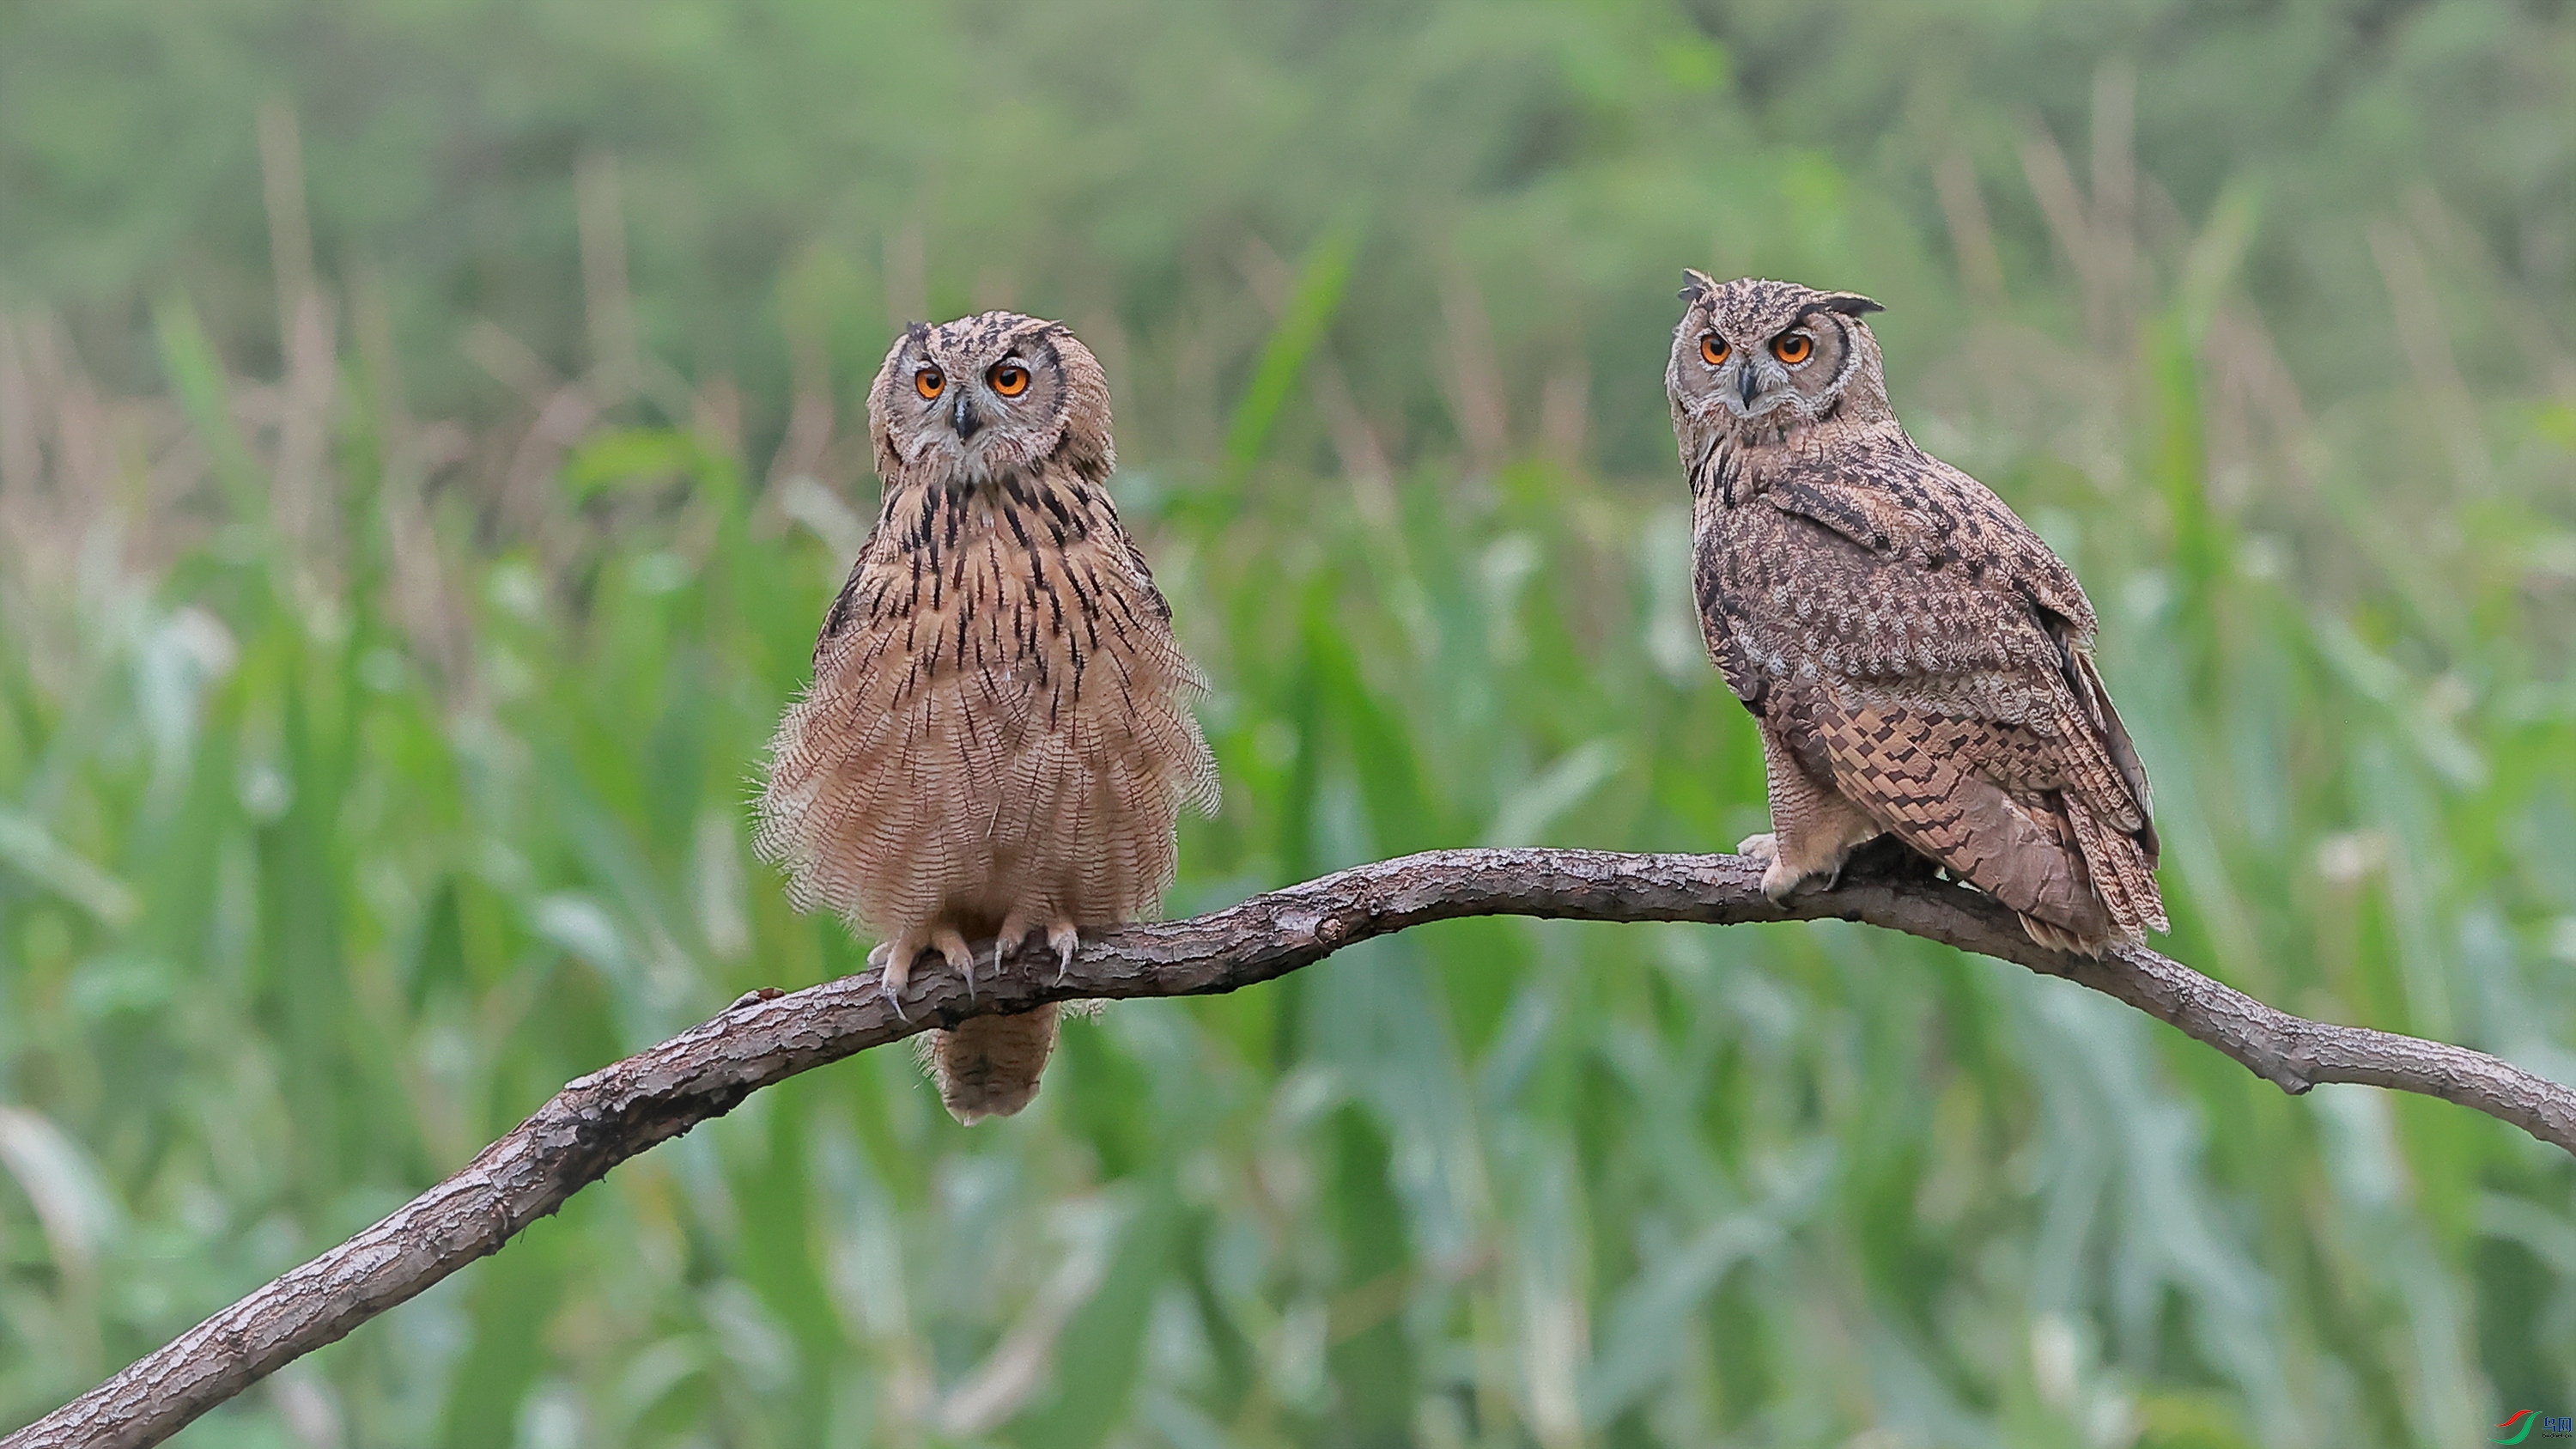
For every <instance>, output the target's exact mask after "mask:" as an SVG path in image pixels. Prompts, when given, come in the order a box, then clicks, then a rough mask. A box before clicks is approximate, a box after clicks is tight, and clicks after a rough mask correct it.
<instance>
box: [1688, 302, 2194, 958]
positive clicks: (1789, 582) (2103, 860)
mask: <svg viewBox="0 0 2576 1449" xmlns="http://www.w3.org/2000/svg"><path fill="white" fill-rule="evenodd" d="M1687 276H1688V278H1689V283H1690V285H1689V286H1688V287H1687V288H1685V289H1684V291H1683V292H1682V298H1683V300H1684V301H1685V302H1686V303H1687V304H1688V306H1687V307H1686V308H1685V310H1684V312H1683V314H1682V320H1681V323H1680V325H1679V326H1678V327H1677V328H1676V329H1675V330H1674V333H1673V350H1672V360H1671V363H1670V364H1669V366H1668V367H1667V369H1666V371H1665V378H1664V380H1665V390H1666V392H1667V394H1668V395H1669V396H1670V399H1671V402H1672V409H1673V432H1674V436H1675V438H1676V440H1677V441H1678V442H1679V443H1680V445H1681V455H1682V464H1683V466H1684V467H1685V468H1687V469H1688V470H1689V472H1690V480H1691V495H1692V501H1693V509H1692V521H1693V538H1694V544H1695V552H1696V556H1697V567H1696V580H1695V582H1696V588H1697V593H1698V596H1699V608H1700V625H1701V632H1702V634H1703V635H1704V637H1705V638H1706V639H1707V642H1708V647H1709V653H1710V655H1711V656H1712V657H1713V658H1714V659H1715V660H1716V661H1717V666H1718V669H1719V670H1720V672H1722V673H1723V674H1724V675H1725V676H1726V682H1727V684H1728V686H1729V687H1730V688H1732V689H1733V690H1734V691H1735V694H1736V696H1737V697H1738V698H1740V699H1742V700H1743V701H1744V703H1745V706H1746V708H1748V709H1750V710H1751V711H1752V712H1753V716H1754V718H1755V719H1756V720H1757V721H1758V722H1759V728H1760V732H1761V736H1762V753H1763V764H1764V766H1765V768H1766V771H1767V773H1768V775H1769V779H1770V787H1771V825H1772V829H1771V833H1770V834H1767V835H1758V836H1755V837H1753V838H1752V839H1751V840H1748V841H1746V842H1744V845H1743V846H1742V847H1741V848H1742V849H1743V850H1745V851H1746V852H1747V853H1749V854H1758V855H1764V856H1767V857H1768V858H1769V861H1770V864H1769V866H1768V867H1767V869H1766V870H1765V871H1764V874H1763V879H1762V884H1763V889H1764V890H1766V891H1768V892H1769V893H1770V894H1771V895H1772V896H1773V897H1774V898H1775V899H1777V898H1781V897H1785V896H1786V895H1787V894H1788V893H1789V892H1790V891H1792V890H1795V889H1796V888H1797V886H1798V884H1799V883H1800V882H1801V881H1804V880H1806V879H1808V878H1809V877H1811V876H1818V875H1830V874H1832V873H1834V872H1837V871H1839V870H1840V869H1841V866H1842V862H1843V860H1844V858H1845V856H1847V855H1848V854H1849V853H1850V852H1851V850H1852V849H1853V848H1854V847H1856V846H1858V845H1860V844H1862V843H1863V842H1865V841H1868V840H1870V839H1872V838H1874V837H1876V836H1878V835H1879V834H1881V833H1883V832H1884V833H1892V834H1894V835H1895V836H1896V837H1897V838H1898V839H1900V840H1902V841H1903V842H1905V844H1907V845H1909V846H1912V847H1913V848H1914V849H1915V850H1918V851H1920V852H1922V853H1923V854H1924V855H1927V856H1929V857H1931V858H1932V859H1933V860H1935V861H1938V862H1939V863H1940V864H1941V865H1942V866H1943V867H1945V868H1947V869H1948V870H1949V872H1950V873H1951V875H1953V876H1955V877H1957V878H1959V879H1961V880H1965V881H1967V882H1969V883H1970V884H1972V885H1975V886H1978V887H1980V888H1981V889H1984V890H1986V891H1988V892H1990V893H1992V894H1993V895H1995V896H1996V897H1998V898H1999V899H2001V900H2002V901H2003V902H2004V903H2005V904H2006V905H2009V906H2011V907H2012V908H2013V909H2014V910H2015V911H2017V912H2019V913H2020V914H2021V918H2022V924H2023V925H2024V926H2025V927H2026V928H2027V929H2028V930H2029V932H2030V934H2031V936H2032V938H2033V939H2035V940H2038V941H2039V942H2041V943H2042V944H2045V945H2051V946H2057V947H2061V948H2064V949H2068V950H2078V951H2087V952H2098V951H2100V950H2102V949H2103V948H2104V947H2105V946H2108V945H2110V944H2112V943H2114V942H2120V941H2133V940H2137V939H2139V938H2140V937H2141V936H2142V935H2143V934H2144V933H2145V932H2147V931H2151V930H2153V931H2161V930H2164V929H2165V915H2164V904H2163V901H2162V899H2161V898H2160V897H2159V895H2158V894H2157V891H2156V880H2155V864H2156V853H2157V843H2156V833H2155V826H2154V824H2153V822H2152V820H2151V818H2150V805H2149V796H2148V791H2147V773H2146V769H2145V767H2144V766H2142V765H2141V764H2140V763H2139V762H2138V755H2137V751H2136V750H2135V749H2133V748H2132V747H2131V746H2130V743H2129V736H2128V732H2127V730H2126V729H2125V728H2124V727H2123V726H2122V725H2121V723H2120V717H2119V715H2117V714H2116V713H2114V712H2113V711H2112V708H2111V697H2110V695H2109V693H2108V692H2107V691H2105V690H2104V689H2103V687H2102V679H2101V676H2100V675H2099V674H2098V673H2097V672H2095V669H2094V666H2093V656H2092V645H2093V631H2094V617H2093V606H2092V605H2091V604H2090V603H2089V602H2087V601H2086V599H2085V597H2084V591H2083V589H2082V588H2081V587H2079V586H2078V585H2077V584H2076V582H2075V575H2074V574H2073V573H2072V572H2070V571H2069V570H2068V569H2067V567H2066V565H2065V564H2064V563H2062V562H2060V561H2059V560H2058V558H2057V556H2056V555H2055V554H2053V553H2051V552H2049V549H2048V546H2047V545H2046V544H2044V543H2042V542H2041V541H2040V540H2039V537H2038V535H2036V534H2034V533H2032V532H2031V531H2030V529H2029V528H2028V526H2026V525H2025V524H2023V523H2022V521H2021V520H2020V519H2019V518H2017V517H2015V516H2014V515H2013V512H2012V510H2011V509H2009V508H2007V507H2005V506H2004V503H2003V500H2001V499H1999V498H1997V497H1996V496H1995V495H1994V494H1993V493H1992V492H1990V491H1988V490H1987V488H1986V487H1985V485H1984V484H1981V483H1979V482H1978V481H1977V480H1975V479H1974V478H1971V477H1969V476H1968V475H1967V474H1965V473H1962V472H1960V471H1959V470H1958V469H1956V468H1953V467H1951V466H1950V465H1948V464H1946V463H1943V462H1941V461H1940V460H1939V459H1937V458H1933V457H1931V456H1929V455H1927V454H1926V453H1924V452H1923V450H1922V449H1920V448H1918V447H1916V446H1915V444H1914V440H1913V439H1912V438H1909V437H1907V436H1906V434H1905V430H1904V429H1903V428H1902V427H1900V426H1899V425H1898V424H1897V421H1896V414H1895V412H1894V410H1893V409H1892V408H1891V407H1890V406H1889V404H1888V400H1887V390H1886V384H1885V382H1884V380H1883V379H1882V377H1881V376H1880V366H1879V352H1878V342H1877V339H1876V338H1874V337H1873V336H1871V334H1870V330H1869V326H1868V324H1867V323H1866V322H1864V321H1863V320H1862V318H1863V317H1864V316H1865V315H1866V314H1867V313H1870V312H1875V311H1877V310H1879V307H1878V304H1877V303H1875V302H1872V301H1870V300H1869V299H1867V298H1865V297H1859V296H1854V295H1852V294H1851V293H1848V292H1819V291H1816V290H1814V289H1812V288H1808V287H1802V286H1798V285H1796V284H1794V283H1788V282H1768V281H1757V280H1752V279H1747V280H1743V281H1736V282H1729V283H1727V284H1725V285H1724V286H1720V285H1718V284H1717V283H1715V282H1713V281H1711V280H1710V279H1709V278H1707V277H1706V276H1703V275H1702V274H1700V273H1698V272H1691V273H1688V274H1687Z"/></svg>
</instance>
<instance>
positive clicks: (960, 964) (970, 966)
mask: <svg viewBox="0 0 2576 1449" xmlns="http://www.w3.org/2000/svg"><path fill="white" fill-rule="evenodd" d="M930 944H931V945H932V946H934V947H936V948H938V951H939V954H940V955H941V956H943V957H945V958H947V961H948V964H949V966H950V967H951V968H952V969H953V970H955V971H956V973H957V974H958V975H960V976H963V977H965V978H966V999H967V1000H969V1001H972V1000H974V999H975V953H974V952H973V951H970V950H968V949H967V948H966V938H965V937H964V936H961V935H959V934H957V928H956V927H954V926H942V927H940V928H938V929H937V930H934V931H932V932H931V933H930Z"/></svg>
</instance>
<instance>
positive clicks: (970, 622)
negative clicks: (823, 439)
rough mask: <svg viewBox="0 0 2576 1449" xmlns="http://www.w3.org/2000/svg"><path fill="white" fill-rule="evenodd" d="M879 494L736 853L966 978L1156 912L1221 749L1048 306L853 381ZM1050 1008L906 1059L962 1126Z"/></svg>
mask: <svg viewBox="0 0 2576 1449" xmlns="http://www.w3.org/2000/svg"><path fill="white" fill-rule="evenodd" d="M868 425H869V432H870V435H871V437H872V438H873V440H874V442H875V447H876V466H877V474H878V476H879V478H880V479H882V480H883V483H884V487H885V497H884V503H883V505H882V507H881V508H880V509H879V511H878V514H877V521H876V526H875V528H874V529H873V530H872V531H871V532H870V534H869V536H868V540H867V542H866V544H865V545H864V546H862V547H861V548H860V550H859V557H858V561H857V562H856V563H855V564H854V565H852V567H851V569H850V575H849V581H848V582H847V583H846V584H844V585H843V586H842V588H841V592H840V594H839V596H838V597H837V598H835V599H834V600H833V602H832V607H831V610H830V612H829V613H828V614H827V615H826V616H825V618H824V620H823V630H822V635H821V637H820V638H819V639H818V640H817V641H816V642H815V645H814V678H813V683H812V684H811V686H809V687H808V688H807V689H806V691H805V692H804V694H803V695H802V696H801V697H799V698H798V699H797V700H796V702H795V703H794V704H793V705H791V706H790V707H789V708H788V710H787V712H786V717H785V718H784V719H783V720H782V721H781V722H780V724H779V727H778V734H777V737H776V738H775V739H774V740H773V741H772V742H771V744H770V760H769V769H768V774H767V778H766V780H765V782H764V784H763V788H762V791H761V794H760V799H759V805H758V813H759V832H758V836H757V846H758V850H759V852H760V854H761V856H762V858H764V859H766V860H768V861H770V862H772V863H773V864H777V865H780V866H782V867H784V868H785V870H786V872H787V876H788V882H789V894H790V896H791V898H792V899H793V900H794V901H795V902H796V904H797V906H798V908H799V909H813V908H815V907H822V906H828V907H830V908H831V909H833V910H835V911H838V912H840V913H841V915H842V916H843V917H844V918H845V919H847V920H849V921H850V922H851V923H852V924H853V925H854V926H857V927H861V928H869V929H873V930H874V931H875V932H876V933H877V934H878V935H879V936H880V937H881V938H882V941H881V944H880V945H878V946H877V948H876V949H875V951H874V952H873V953H872V954H871V955H870V956H869V958H868V959H869V963H870V964H871V965H874V966H878V967H881V968H882V969H883V971H884V973H885V974H884V985H885V990H886V992H887V994H888V996H889V998H891V999H892V1000H893V1001H894V1002H895V1003H896V1006H897V1010H898V1011H900V1009H901V1002H902V992H903V988H904V982H905V979H906V977H907V976H908V975H909V974H910V971H911V968H912V965H913V962H914V960H915V958H916V957H917V956H918V955H919V954H920V953H921V952H922V951H923V950H925V949H929V950H936V951H938V952H939V953H940V955H941V956H943V957H945V958H946V959H947V961H948V962H949V964H950V965H952V966H954V967H955V968H956V969H957V970H958V971H960V972H961V973H964V975H965V977H966V980H967V983H968V985H969V987H970V989H971V987H972V985H973V982H974V971H975V961H974V958H973V956H972V955H971V954H970V952H969V950H968V945H967V943H968V942H970V941H979V940H982V939H984V938H987V937H989V938H991V939H992V940H993V963H994V964H995V965H996V966H998V965H999V964H1000V962H1001V958H1002V953H1003V952H1004V951H1005V950H1006V949H1007V948H1008V947H1010V946H1013V945H1016V944H1019V943H1020V942H1022V941H1025V940H1026V939H1027V938H1028V937H1029V935H1030V934H1031V933H1033V932H1038V931H1043V932H1045V935H1046V940H1047V943H1048V944H1049V945H1050V946H1051V947H1052V948H1053V949H1054V951H1055V953H1056V956H1057V959H1058V960H1059V961H1060V962H1061V963H1063V965H1065V966H1070V965H1071V964H1072V961H1073V957H1074V952H1075V949H1076V945H1077V933H1078V932H1079V931H1080V929H1081V928H1083V927H1086V926H1101V925H1110V924H1115V923H1117V922H1122V921H1132V920H1137V919H1139V918H1142V917H1145V916H1148V915H1151V914H1152V913H1153V912H1154V911H1155V909H1156V906H1157V903H1158V901H1159V899H1160V897H1161V895H1162V892H1163V890H1164V888H1165V887H1166V886H1168V885H1169V884H1170V883H1171V880H1172V868H1173V860H1174V855H1175V851H1176V844H1175V837H1174V828H1175V823H1176V821H1177V818H1178V816H1179V813H1180V810H1181V808H1182V807H1183V806H1184V805H1197V806H1201V807H1212V806H1213V804H1214V801H1215V798H1216V796H1215V790H1216V773H1215V770H1216V767H1215V763H1214V761H1213V760H1212V759H1211V758H1210V756H1209V754H1208V748H1207V743H1206V741H1205V740H1204V738H1202V736H1201V735H1200V732H1199V726H1198V721H1197V719H1196V717H1195V716H1194V715H1193V714H1192V713H1191V708H1190V705H1191V701H1192V699H1193V698H1194V697H1195V696H1197V695H1198V694H1200V693H1201V692H1202V691H1203V690H1204V689H1205V684H1204V682H1203V681H1202V679H1201V676H1200V674H1199V672H1198V670H1197V669H1196V668H1195V667H1194V666H1193V665H1192V664H1191V662H1190V660H1189V659H1188V657H1187V656H1186V655H1184V654H1183V653H1182V652H1181V648H1180V645H1179V643H1178V641H1177V640H1176V639H1175V638H1174V637H1173V633H1172V610H1171V606H1170V605H1169V604H1168V603H1167V602H1165V600H1164V598H1163V594H1162V592H1161V590H1159V589H1157V588H1156V587H1155V585H1154V579H1153V575H1152V574H1151V573H1150V572H1149V571H1148V570H1147V569H1146V567H1145V557H1144V555H1143V554H1142V553H1141V552H1140V551H1139V550H1138V549H1137V547H1136V543H1135V541H1134V540H1133V539H1131V538H1129V537H1128V535H1127V532H1126V530H1125V529H1124V528H1122V527H1121V526H1120V525H1119V521H1118V510H1117V508H1116V506H1115V505H1113V504H1112V503H1111V501H1110V498H1109V491H1108V488H1107V486H1106V485H1107V483H1108V480H1109V475H1110V472H1111V471H1112V469H1113V468H1114V467H1115V466H1116V454H1115V452H1114V450H1113V448H1112V446H1111V442H1110V430H1109V384H1108V380H1107V378H1105V377H1104V376H1103V375H1102V373H1101V370H1100V364H1099V362H1098V361H1097V360H1096V359H1094V358H1093V357H1092V355H1091V353H1090V351H1089V350H1088V349H1086V348H1085V347H1084V346H1083V345H1082V343H1081V342H1079V341H1077V340H1076V339H1075V338H1074V336H1073V334H1072V333H1071V332H1070V331H1068V330H1066V329H1065V328H1064V327H1063V326H1062V325H1061V324H1059V323H1055V322H1043V321H1039V320H1038V319H1036V318H1033V317H1024V316H1021V315H1019V314H1017V313H1013V312H987V313H984V314H982V315H980V316H975V317H967V318H964V319H961V320H959V321H955V322H949V323H944V324H942V325H940V326H937V327H930V326H924V325H920V324H915V325H914V326H913V327H911V328H910V329H909V330H907V331H906V332H905V333H904V334H903V335H902V336H901V337H899V338H897V339H896V341H895V344H894V349H893V350H892V351H890V352H888V353H887V354H886V359H885V365H884V366H883V367H882V368H880V369H879V370H878V372H877V377H876V382H875V385H874V386H873V387H871V388H870V390H869V392H868ZM1056 1019H1057V1008H1056V1007H1055V1006H1053V1005H1046V1006H1041V1007H1039V1008H1037V1009H1036V1010H1034V1011H1030V1012H1027V1013H1025V1014H1020V1015H1010V1016H979V1017H971V1018H969V1019H967V1020H965V1021H963V1022H960V1023H958V1024H957V1025H956V1026H955V1027H953V1028H951V1029H949V1030H946V1031H938V1032H933V1033H931V1034H930V1036H929V1038H928V1043H927V1046H926V1048H925V1050H924V1053H923V1055H924V1057H925V1059H926V1060H927V1062H928V1063H929V1065H930V1067H931V1068H932V1073H933V1075H934V1076H935V1077H936V1078H937V1080H938V1083H939V1094H940V1098H941V1100H942V1101H943V1102H945V1103H946V1104H947V1107H948V1110H949V1111H950V1112H951V1113H953V1114H954V1115H955V1116H956V1117H957V1118H958V1120H959V1121H961V1122H973V1121H976V1120H978V1119H980V1118H983V1117H988V1116H1008V1115H1009V1114H1011V1113H1013V1112H1017V1111H1018V1110H1020V1108H1022V1107H1023V1106H1026V1105H1027V1104H1028V1101H1029V1099H1030V1098H1031V1097H1032V1096H1034V1095H1035V1094H1036V1092H1037V1088H1038V1075H1039V1073H1040V1072H1041V1071H1042V1070H1043V1069H1044V1068H1045V1066H1046V1061H1047V1057H1048V1056H1049V1054H1050V1053H1051V1052H1052V1051H1053V1050H1054V1046H1055V1038H1056Z"/></svg>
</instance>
